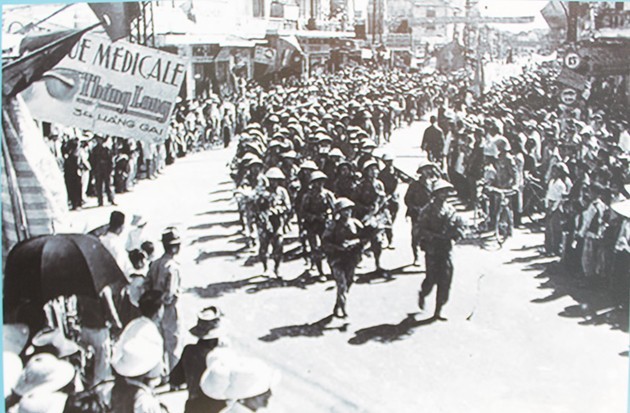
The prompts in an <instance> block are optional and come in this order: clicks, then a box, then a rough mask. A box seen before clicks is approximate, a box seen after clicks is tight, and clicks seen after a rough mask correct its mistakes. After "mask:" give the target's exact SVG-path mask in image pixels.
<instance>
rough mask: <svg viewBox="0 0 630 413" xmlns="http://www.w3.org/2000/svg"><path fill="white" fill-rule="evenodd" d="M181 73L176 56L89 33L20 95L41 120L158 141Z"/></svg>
mask: <svg viewBox="0 0 630 413" xmlns="http://www.w3.org/2000/svg"><path fill="white" fill-rule="evenodd" d="M185 72H186V70H185V65H184V62H183V60H182V59H181V58H180V57H179V56H177V55H174V54H171V53H166V52H163V51H160V50H156V49H151V48H149V47H145V46H140V45H136V44H131V43H129V42H127V41H123V40H119V41H117V42H115V43H112V42H111V41H110V40H109V38H107V37H105V36H101V35H98V34H87V35H85V36H83V38H81V40H80V41H79V42H78V43H77V44H76V45H75V47H74V48H73V49H72V51H71V52H70V53H69V54H68V55H67V56H66V57H65V58H64V59H63V60H62V61H61V62H59V64H57V66H55V67H54V68H53V69H52V70H51V71H49V72H47V73H46V74H45V75H44V77H43V79H42V80H41V81H38V82H35V83H34V84H33V85H32V86H31V87H30V88H28V89H26V90H25V91H24V92H22V96H23V97H24V100H25V101H26V103H27V105H28V107H29V109H30V110H31V113H32V115H33V117H34V118H35V119H37V120H40V121H46V122H52V123H59V124H62V125H64V126H70V127H77V128H80V129H85V130H89V131H92V132H94V133H96V134H102V135H111V136H120V137H123V138H132V139H141V140H145V141H150V142H161V141H164V140H165V139H166V138H167V137H168V129H169V123H170V117H171V114H172V112H173V108H174V106H175V101H176V99H177V95H178V94H179V91H180V87H181V85H182V82H183V80H184V77H185ZM51 108H54V110H51Z"/></svg>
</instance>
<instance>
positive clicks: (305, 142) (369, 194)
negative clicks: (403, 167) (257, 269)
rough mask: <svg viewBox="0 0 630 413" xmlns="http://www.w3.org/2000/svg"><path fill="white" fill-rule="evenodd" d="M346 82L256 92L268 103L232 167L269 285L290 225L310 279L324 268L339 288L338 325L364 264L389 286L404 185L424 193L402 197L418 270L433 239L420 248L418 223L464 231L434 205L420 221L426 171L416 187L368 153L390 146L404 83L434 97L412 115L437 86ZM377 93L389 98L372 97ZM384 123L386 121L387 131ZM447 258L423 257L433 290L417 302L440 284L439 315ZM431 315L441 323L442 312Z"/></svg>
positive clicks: (251, 242) (399, 78) (427, 186)
mask: <svg viewBox="0 0 630 413" xmlns="http://www.w3.org/2000/svg"><path fill="white" fill-rule="evenodd" d="M345 75H346V76H345V77H344V76H336V77H335V76H331V77H330V78H329V79H326V80H327V81H328V83H329V84H328V85H326V84H324V83H323V82H322V81H321V79H316V80H311V81H312V82H313V85H312V86H311V87H310V88H307V87H305V88H300V89H296V90H282V89H278V88H276V89H272V90H271V91H269V92H263V91H262V90H260V91H259V93H260V99H257V100H256V101H257V102H265V103H264V104H262V105H261V106H262V108H263V110H252V111H251V112H252V114H253V116H252V121H251V122H250V123H249V124H248V125H247V126H246V127H245V128H244V131H243V132H242V133H241V135H240V137H239V143H238V148H237V152H236V156H235V157H234V159H233V160H232V162H231V168H232V177H233V179H234V181H235V183H236V187H237V189H236V191H235V197H236V200H237V203H238V208H239V213H240V218H241V223H242V226H243V233H244V234H245V235H246V237H247V240H248V241H247V242H248V246H250V247H255V246H257V247H258V259H259V261H260V263H261V264H262V267H263V271H264V275H266V276H271V272H270V267H269V266H268V259H269V254H271V258H272V259H273V263H274V265H273V274H274V276H275V277H277V278H280V279H281V276H280V269H281V263H282V260H283V254H284V251H283V244H284V242H283V237H285V236H286V234H288V232H289V231H290V230H291V228H292V225H296V226H297V229H298V234H299V241H300V243H301V251H302V255H303V257H304V259H305V261H306V263H307V266H310V269H309V270H308V271H307V274H308V275H309V276H311V277H315V271H317V277H318V278H319V279H321V280H325V279H326V278H327V275H326V271H325V268H324V267H325V265H324V263H325V262H327V263H328V266H329V267H330V273H331V275H330V276H329V277H332V278H333V279H334V280H335V282H336V284H337V300H336V303H335V306H334V310H333V314H334V315H335V316H337V317H340V318H345V317H347V312H346V302H347V293H348V289H349V288H350V286H351V285H352V283H353V281H354V278H355V270H356V268H357V266H358V264H359V263H360V262H361V260H362V258H363V257H364V256H371V257H372V258H373V259H374V265H375V268H376V271H375V273H376V274H379V275H380V276H382V277H383V278H390V277H391V275H390V274H389V272H388V271H386V270H384V269H383V267H382V265H381V256H382V253H383V250H384V249H392V248H393V247H392V241H393V236H394V234H393V231H392V223H393V221H394V219H395V218H396V215H397V213H398V209H399V200H398V198H397V189H398V185H399V183H400V181H401V180H404V181H405V182H407V183H409V182H411V185H412V187H413V188H419V187H422V188H424V191H425V192H426V193H425V194H424V196H423V195H417V194H414V192H415V191H416V190H415V189H410V194H407V196H406V197H405V203H406V204H407V207H408V211H407V215H408V216H411V219H412V222H413V231H414V232H416V233H418V234H416V236H414V247H415V248H414V254H415V255H414V256H415V264H417V263H418V256H417V247H422V248H423V249H424V250H425V251H427V248H428V247H427V244H429V243H431V242H432V241H428V239H429V238H430V237H434V238H435V237H436V235H435V234H432V233H431V234H429V233H426V234H425V235H424V237H425V238H424V241H426V242H424V244H423V242H422V240H421V239H422V237H423V235H421V234H420V233H419V226H420V222H422V220H427V219H429V220H430V219H433V218H437V217H440V222H441V224H440V225H443V226H447V225H451V226H453V228H455V229H454V230H452V231H450V233H449V234H450V235H449V236H448V237H450V238H449V239H454V238H456V237H457V236H458V235H457V234H458V233H457V231H458V229H459V228H460V226H458V225H459V224H460V223H459V221H457V220H456V219H455V217H450V215H448V214H449V213H450V211H451V210H450V209H449V207H448V204H447V203H441V204H439V206H438V204H437V203H436V207H435V208H432V209H431V212H430V214H431V215H428V216H425V217H423V216H421V214H420V211H421V210H423V207H424V206H426V205H428V204H430V201H431V199H433V198H434V196H433V194H432V190H433V184H434V182H433V181H434V180H433V181H431V182H429V181H430V179H429V178H428V176H429V175H426V176H425V174H424V170H425V169H427V170H429V169H432V168H425V167H421V168H420V169H421V171H419V172H422V173H419V177H418V180H417V181H416V180H415V179H414V178H413V177H410V176H408V175H406V174H404V173H402V172H401V171H400V170H398V169H396V168H395V167H394V165H393V159H392V158H391V157H389V156H387V155H385V156H383V157H382V158H381V157H378V156H375V155H374V154H373V151H374V149H376V148H377V143H376V142H377V141H380V137H381V136H379V135H378V133H382V136H383V137H385V139H389V136H390V135H391V129H392V128H393V127H394V125H396V124H398V123H400V122H399V121H396V120H395V118H396V116H398V115H400V116H402V115H403V112H402V111H401V112H400V113H399V114H397V113H396V107H397V105H391V104H390V103H391V102H398V100H399V99H398V96H397V95H398V92H397V90H398V88H400V87H401V86H400V85H401V83H405V82H406V83H410V84H414V83H415V84H416V85H426V86H427V88H426V90H427V91H431V90H433V91H434V93H435V96H433V95H431V94H430V93H424V94H418V96H421V98H419V100H420V101H421V102H420V103H418V105H417V106H418V107H422V108H423V109H425V110H428V109H430V108H431V106H432V104H433V103H432V102H433V100H434V99H435V97H436V96H437V95H440V94H441V93H443V92H442V91H441V90H440V88H439V87H437V86H436V84H434V83H435V82H436V79H435V78H431V79H430V80H429V81H428V80H427V79H425V78H418V77H412V76H410V75H409V76H407V75H404V74H396V73H393V74H392V75H391V77H389V78H388V77H387V76H386V75H383V74H379V73H376V74H375V75H370V76H367V75H362V74H356V73H352V74H350V73H346V74H345ZM352 79H354V80H352ZM356 85H359V86H356ZM432 88H433V89H432ZM406 89H407V90H409V88H408V86H407V87H406ZM377 90H387V91H390V92H387V93H383V94H382V96H377V94H376V91H377ZM385 113H387V115H384V114H385ZM375 116H376V117H377V121H375V119H374V117H375ZM384 118H387V119H389V121H387V122H383V121H382V120H383V119H384ZM377 132H378V133H377ZM433 167H434V169H435V170H436V172H435V176H434V177H433V178H438V177H440V175H439V173H438V172H437V171H439V169H440V168H439V167H438V166H437V165H435V164H433ZM448 185H449V187H448V188H442V191H438V192H444V193H447V194H449V193H450V192H449V188H451V189H452V186H450V184H448ZM436 199H437V198H436ZM436 202H437V201H436ZM442 215H444V217H443V216H442ZM446 216H449V217H450V218H448V219H447V218H445V217H446ZM451 218H452V219H451ZM432 228H433V230H434V231H435V230H436V228H435V227H432ZM438 230H439V228H438ZM445 232H446V231H445ZM442 243H443V244H446V243H445V242H442ZM443 246H444V249H446V250H448V251H450V248H446V245H443ZM448 251H445V253H443V254H441V255H439V257H438V256H437V255H436V254H429V253H427V254H428V256H429V255H430V257H431V258H430V260H429V258H427V265H428V266H431V269H433V271H432V274H433V278H432V280H433V281H432V283H433V284H431V282H427V283H425V284H426V285H425V286H423V292H422V293H421V297H424V296H426V295H427V294H428V293H429V292H430V290H431V288H432V286H433V285H434V284H436V283H437V285H438V291H439V296H440V300H438V301H439V302H440V307H441V305H442V304H443V303H444V302H445V301H446V297H447V296H448V294H447V293H445V292H444V290H448V288H449V286H448V285H446V284H444V283H442V279H446V280H448V279H449V278H450V277H448V276H447V277H439V276H438V275H437V273H436V271H447V272H448V269H449V268H452V265H450V254H449V253H448ZM433 252H434V250H431V253H433ZM449 283H450V281H449ZM447 284H448V283H447ZM421 301H422V300H421ZM421 305H423V302H421ZM436 315H437V316H440V314H439V309H437V310H436Z"/></svg>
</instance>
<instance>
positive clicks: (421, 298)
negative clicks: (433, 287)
mask: <svg viewBox="0 0 630 413" xmlns="http://www.w3.org/2000/svg"><path fill="white" fill-rule="evenodd" d="M418 307H419V308H420V309H421V310H424V294H422V291H420V293H418Z"/></svg>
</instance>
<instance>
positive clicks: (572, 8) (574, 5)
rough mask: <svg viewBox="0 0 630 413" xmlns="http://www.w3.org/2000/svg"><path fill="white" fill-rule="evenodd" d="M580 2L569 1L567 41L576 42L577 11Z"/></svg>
mask: <svg viewBox="0 0 630 413" xmlns="http://www.w3.org/2000/svg"><path fill="white" fill-rule="evenodd" d="M579 7H580V3H578V2H577V1H570V2H569V7H568V12H567V14H568V16H567V43H575V42H577V37H578V13H579Z"/></svg>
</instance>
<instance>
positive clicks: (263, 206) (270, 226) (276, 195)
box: [256, 167, 291, 276]
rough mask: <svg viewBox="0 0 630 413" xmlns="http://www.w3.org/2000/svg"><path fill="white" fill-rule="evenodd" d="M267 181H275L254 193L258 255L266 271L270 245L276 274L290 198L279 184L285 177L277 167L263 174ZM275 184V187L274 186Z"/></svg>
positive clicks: (289, 207) (289, 208)
mask: <svg viewBox="0 0 630 413" xmlns="http://www.w3.org/2000/svg"><path fill="white" fill-rule="evenodd" d="M265 177H266V178H267V179H268V180H269V181H276V182H277V183H275V184H272V183H271V182H270V184H269V185H268V186H265V187H262V188H259V192H258V194H257V195H256V211H257V214H256V226H257V228H258V240H259V243H260V249H259V257H260V261H261V262H262V264H263V268H264V270H265V272H267V254H268V252H269V245H271V248H272V251H271V256H272V258H273V260H274V262H275V266H274V272H275V274H276V276H277V275H278V268H279V267H280V261H281V260H282V253H283V251H282V240H283V230H284V226H285V224H286V221H287V217H288V214H289V212H290V210H291V200H290V198H289V193H288V192H287V190H286V189H285V188H284V187H283V186H281V185H280V183H281V182H282V181H283V180H284V179H285V176H284V174H283V173H282V171H280V169H279V168H275V167H274V168H271V169H269V171H267V173H266V174H265ZM274 185H275V187H274Z"/></svg>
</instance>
